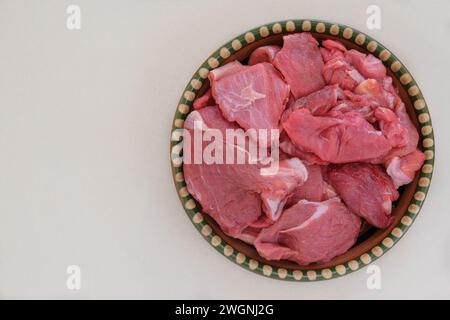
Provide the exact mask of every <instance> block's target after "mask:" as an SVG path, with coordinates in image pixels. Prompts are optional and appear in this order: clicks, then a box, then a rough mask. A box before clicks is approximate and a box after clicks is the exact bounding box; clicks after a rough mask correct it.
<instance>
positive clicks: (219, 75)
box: [208, 61, 248, 84]
mask: <svg viewBox="0 0 450 320" xmlns="http://www.w3.org/2000/svg"><path fill="white" fill-rule="evenodd" d="M246 68H248V66H244V65H242V64H241V63H240V62H239V61H231V62H230V63H227V64H225V65H223V66H221V67H220V68H217V69H214V70H212V71H211V72H210V73H209V75H208V78H209V81H210V82H211V84H212V83H213V81H219V80H220V79H223V78H225V77H226V76H229V75H231V74H234V73H237V72H239V71H241V70H244V69H246Z"/></svg>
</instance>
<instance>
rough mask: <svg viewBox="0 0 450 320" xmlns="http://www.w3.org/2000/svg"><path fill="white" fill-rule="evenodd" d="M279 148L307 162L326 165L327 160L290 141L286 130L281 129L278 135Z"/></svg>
mask: <svg viewBox="0 0 450 320" xmlns="http://www.w3.org/2000/svg"><path fill="white" fill-rule="evenodd" d="M280 149H281V150H282V151H283V152H284V153H286V154H288V155H291V156H293V157H296V158H299V159H300V160H302V161H304V162H305V163H307V164H320V165H327V164H328V163H329V162H327V161H324V160H322V159H320V158H319V157H318V156H316V155H315V154H314V153H312V152H308V151H305V150H303V149H302V148H301V147H298V146H296V145H295V144H294V143H292V141H291V139H290V138H289V136H288V135H287V134H286V131H283V132H282V133H281V135H280Z"/></svg>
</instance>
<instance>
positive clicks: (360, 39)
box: [170, 19, 435, 282]
mask: <svg viewBox="0 0 450 320" xmlns="http://www.w3.org/2000/svg"><path fill="white" fill-rule="evenodd" d="M295 32H311V33H313V34H325V35H331V36H333V37H336V38H339V39H344V40H348V41H351V42H354V43H355V44H356V45H357V46H359V47H361V48H363V49H366V50H368V51H369V52H371V53H372V54H373V55H375V56H376V57H379V58H380V59H381V60H382V61H383V63H384V65H385V66H386V67H387V68H390V69H391V70H392V71H393V73H394V76H395V77H396V78H397V79H398V80H399V81H400V83H401V85H402V86H403V88H404V89H405V90H406V92H407V93H408V98H409V99H410V100H411V103H412V105H413V106H414V111H415V115H416V117H417V121H418V123H419V127H420V130H419V134H420V143H422V148H423V151H424V152H425V156H426V160H425V163H424V165H423V166H422V168H421V171H420V177H419V181H418V184H417V188H416V189H415V191H414V195H413V197H412V200H411V201H410V203H409V205H408V207H407V210H406V212H405V213H404V215H403V217H402V219H401V221H400V222H399V223H398V224H397V225H396V226H395V228H394V229H393V230H392V232H391V233H390V234H389V235H388V236H387V237H385V238H384V239H383V240H382V241H381V242H380V243H378V244H376V245H375V246H374V247H372V248H371V249H369V250H368V251H366V252H365V253H364V254H362V255H361V256H360V257H359V258H357V259H355V260H351V261H347V262H346V263H344V264H341V265H338V266H335V267H332V268H327V269H321V270H320V269H319V270H309V269H308V268H307V266H306V267H304V269H302V270H291V269H284V268H278V267H275V266H271V265H269V264H264V263H262V262H260V261H257V260H254V259H251V258H249V257H247V256H245V254H243V253H242V252H239V251H238V250H237V249H235V248H233V247H232V246H231V245H230V244H228V243H226V242H225V240H223V239H221V238H220V237H219V236H218V235H217V234H216V233H215V232H214V230H213V229H212V228H211V227H210V226H209V225H208V224H207V222H206V221H205V220H204V219H203V215H202V212H201V207H200V205H199V204H198V203H197V201H196V200H195V199H194V198H193V197H192V196H191V195H190V194H189V192H188V191H187V189H186V183H185V181H184V177H183V166H182V162H181V160H180V158H179V154H180V151H181V147H180V141H181V139H180V134H179V132H178V131H177V129H181V128H183V123H184V119H185V118H186V116H187V115H188V114H189V112H190V111H191V110H192V103H193V101H194V99H195V97H196V94H197V93H198V92H199V90H200V88H201V87H202V86H203V84H204V83H205V80H206V79H207V78H208V73H209V71H210V70H212V69H215V68H217V67H219V66H221V65H222V63H223V62H224V61H225V60H226V59H227V58H228V57H229V56H230V55H232V54H233V53H235V52H237V51H239V50H241V49H242V48H244V47H245V46H247V45H248V44H250V43H252V42H254V41H257V40H259V39H262V38H265V37H267V36H270V35H274V34H289V33H295ZM170 152H171V165H172V175H173V179H174V182H175V186H176V189H177V192H178V195H179V198H180V200H181V203H182V205H183V207H184V209H185V211H186V213H187V215H188V217H189V219H190V220H191V222H192V223H193V225H194V226H195V228H196V229H197V230H198V231H199V232H200V233H201V235H202V236H203V237H204V238H205V239H206V240H207V241H208V242H209V243H210V244H211V245H212V246H213V247H214V248H215V249H216V250H217V251H218V252H220V253H221V254H223V255H224V256H225V257H226V258H228V259H229V260H231V261H233V262H235V263H236V264H238V265H240V266H241V267H243V268H245V269H247V270H250V271H253V272H255V273H258V274H260V275H263V276H266V277H270V278H274V279H282V280H292V281H306V282H313V281H320V280H327V279H332V278H336V277H341V276H343V275H346V274H349V273H352V272H354V271H357V270H359V269H361V268H362V267H364V266H366V265H368V264H369V263H372V262H374V261H375V260H377V259H378V258H379V257H381V256H382V255H383V254H384V253H386V252H387V251H388V250H389V249H390V248H392V246H394V245H395V244H396V243H397V241H399V240H400V239H401V238H402V236H403V235H404V234H405V232H406V231H407V230H408V229H409V228H410V226H411V225H412V223H413V222H414V220H415V219H416V217H417V215H418V213H419V211H420V209H421V207H422V204H423V202H424V200H425V198H426V195H427V192H428V189H429V186H430V183H431V178H432V174H433V169H434V166H433V165H434V157H435V150H434V136H433V128H432V124H431V117H430V114H429V112H428V107H427V104H426V102H425V99H424V97H423V95H422V92H421V91H420V89H419V87H418V85H417V83H416V81H415V80H414V78H413V77H412V76H411V74H410V73H409V71H408V69H406V67H405V65H404V64H403V63H402V62H400V61H399V60H398V59H397V57H396V56H395V55H394V54H392V53H391V51H389V50H388V49H387V48H386V47H384V46H383V45H382V44H380V43H379V42H378V41H376V40H375V39H373V38H372V37H370V36H368V35H366V34H364V33H363V32H360V31H358V30H356V29H354V28H352V27H349V26H346V25H342V24H337V23H330V22H326V21H320V20H307V19H305V20H303V19H301V20H286V21H279V22H273V23H269V24H265V25H262V26H260V27H257V28H254V29H252V30H250V31H248V32H245V33H243V34H241V35H239V36H238V37H236V38H234V39H233V40H231V41H229V42H227V43H226V44H225V45H223V46H222V47H220V48H219V49H218V50H216V51H215V52H214V53H213V54H212V55H211V56H209V57H208V59H206V61H205V62H204V63H203V64H202V65H201V66H200V67H199V68H198V70H197V71H196V72H195V74H194V75H193V77H192V78H191V80H190V81H189V83H188V85H187V86H186V88H185V90H184V92H183V94H182V96H181V98H180V101H179V103H178V106H177V110H176V112H175V116H174V120H173V126H172V135H171V143H170Z"/></svg>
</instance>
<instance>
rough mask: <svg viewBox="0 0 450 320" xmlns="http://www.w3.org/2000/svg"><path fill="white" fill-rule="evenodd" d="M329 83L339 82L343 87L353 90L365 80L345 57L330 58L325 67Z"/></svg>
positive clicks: (325, 74) (324, 74)
mask: <svg viewBox="0 0 450 320" xmlns="http://www.w3.org/2000/svg"><path fill="white" fill-rule="evenodd" d="M323 78H324V79H325V82H326V83H327V84H338V85H339V86H340V87H341V88H342V89H347V90H353V89H355V88H356V86H357V85H358V84H360V83H361V82H363V81H364V77H363V76H362V75H361V74H360V73H359V72H358V70H356V69H355V68H353V67H352V66H351V65H350V64H349V63H348V62H347V61H345V59H344V58H343V57H337V58H334V59H331V60H328V61H327V62H326V63H325V66H324V68H323Z"/></svg>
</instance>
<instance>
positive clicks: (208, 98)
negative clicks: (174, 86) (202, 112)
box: [193, 89, 217, 110]
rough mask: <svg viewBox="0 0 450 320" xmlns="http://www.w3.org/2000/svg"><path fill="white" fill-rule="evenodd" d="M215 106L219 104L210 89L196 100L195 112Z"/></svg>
mask: <svg viewBox="0 0 450 320" xmlns="http://www.w3.org/2000/svg"><path fill="white" fill-rule="evenodd" d="M215 105H217V103H216V102H215V101H214V98H213V96H212V92H211V89H208V90H207V91H206V92H205V93H204V94H203V95H202V96H201V97H199V98H197V99H195V101H194V104H193V106H194V109H195V110H198V109H201V108H204V107H208V106H215Z"/></svg>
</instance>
